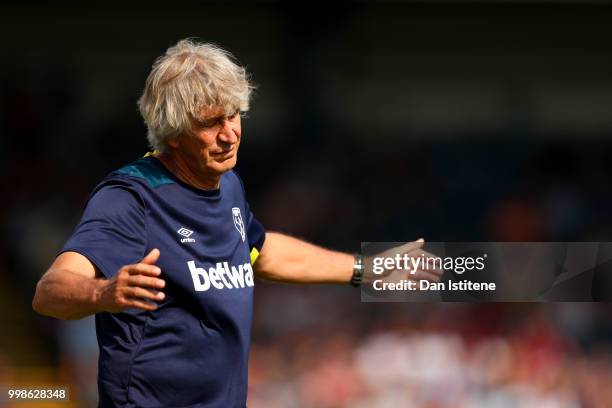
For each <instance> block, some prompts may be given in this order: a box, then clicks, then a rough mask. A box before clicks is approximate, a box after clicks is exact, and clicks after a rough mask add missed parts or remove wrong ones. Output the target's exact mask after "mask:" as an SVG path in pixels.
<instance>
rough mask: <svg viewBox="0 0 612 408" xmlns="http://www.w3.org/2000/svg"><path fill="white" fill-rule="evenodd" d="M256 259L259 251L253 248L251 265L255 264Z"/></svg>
mask: <svg viewBox="0 0 612 408" xmlns="http://www.w3.org/2000/svg"><path fill="white" fill-rule="evenodd" d="M257 257H259V251H258V250H257V248H255V247H253V249H251V265H253V264H254V263H255V261H256V260H257Z"/></svg>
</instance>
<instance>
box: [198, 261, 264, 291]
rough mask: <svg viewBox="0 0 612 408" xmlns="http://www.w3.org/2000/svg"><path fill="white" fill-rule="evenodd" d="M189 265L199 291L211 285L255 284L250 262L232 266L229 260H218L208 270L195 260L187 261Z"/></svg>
mask: <svg viewBox="0 0 612 408" xmlns="http://www.w3.org/2000/svg"><path fill="white" fill-rule="evenodd" d="M187 266H188V267H189V272H191V279H193V287H194V288H195V290H196V291H197V292H204V291H207V290H208V289H210V286H211V285H212V286H213V287H214V288H216V289H225V288H227V289H236V288H244V287H245V286H253V285H254V282H253V268H252V267H251V264H250V263H248V262H247V263H245V264H244V265H238V267H235V266H231V267H230V266H229V265H228V263H227V262H217V266H216V267H214V266H213V267H210V268H209V269H208V271H206V269H204V268H198V267H197V266H196V264H195V262H194V261H189V262H187Z"/></svg>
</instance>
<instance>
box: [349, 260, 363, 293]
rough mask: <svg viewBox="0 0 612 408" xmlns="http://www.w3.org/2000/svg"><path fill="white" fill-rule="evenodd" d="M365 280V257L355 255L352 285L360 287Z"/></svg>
mask: <svg viewBox="0 0 612 408" xmlns="http://www.w3.org/2000/svg"><path fill="white" fill-rule="evenodd" d="M362 281H363V258H362V257H361V255H359V254H357V255H355V264H354V265H353V276H352V277H351V285H353V286H354V287H356V288H358V287H359V286H361V282H362Z"/></svg>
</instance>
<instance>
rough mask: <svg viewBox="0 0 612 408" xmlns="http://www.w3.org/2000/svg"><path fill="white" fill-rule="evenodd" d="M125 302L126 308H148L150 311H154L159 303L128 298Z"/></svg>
mask: <svg viewBox="0 0 612 408" xmlns="http://www.w3.org/2000/svg"><path fill="white" fill-rule="evenodd" d="M125 304H126V306H125V308H126V309H130V308H136V309H142V310H146V311H149V312H152V311H153V310H156V309H157V305H156V304H155V303H150V302H146V301H144V300H137V299H127V300H126V302H125Z"/></svg>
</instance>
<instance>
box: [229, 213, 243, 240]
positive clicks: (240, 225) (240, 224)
mask: <svg viewBox="0 0 612 408" xmlns="http://www.w3.org/2000/svg"><path fill="white" fill-rule="evenodd" d="M232 217H233V218H234V226H235V227H236V229H237V230H238V232H239V233H240V236H241V237H242V242H244V240H245V239H246V236H245V231H244V222H243V221H242V215H240V208H238V207H234V208H232Z"/></svg>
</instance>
